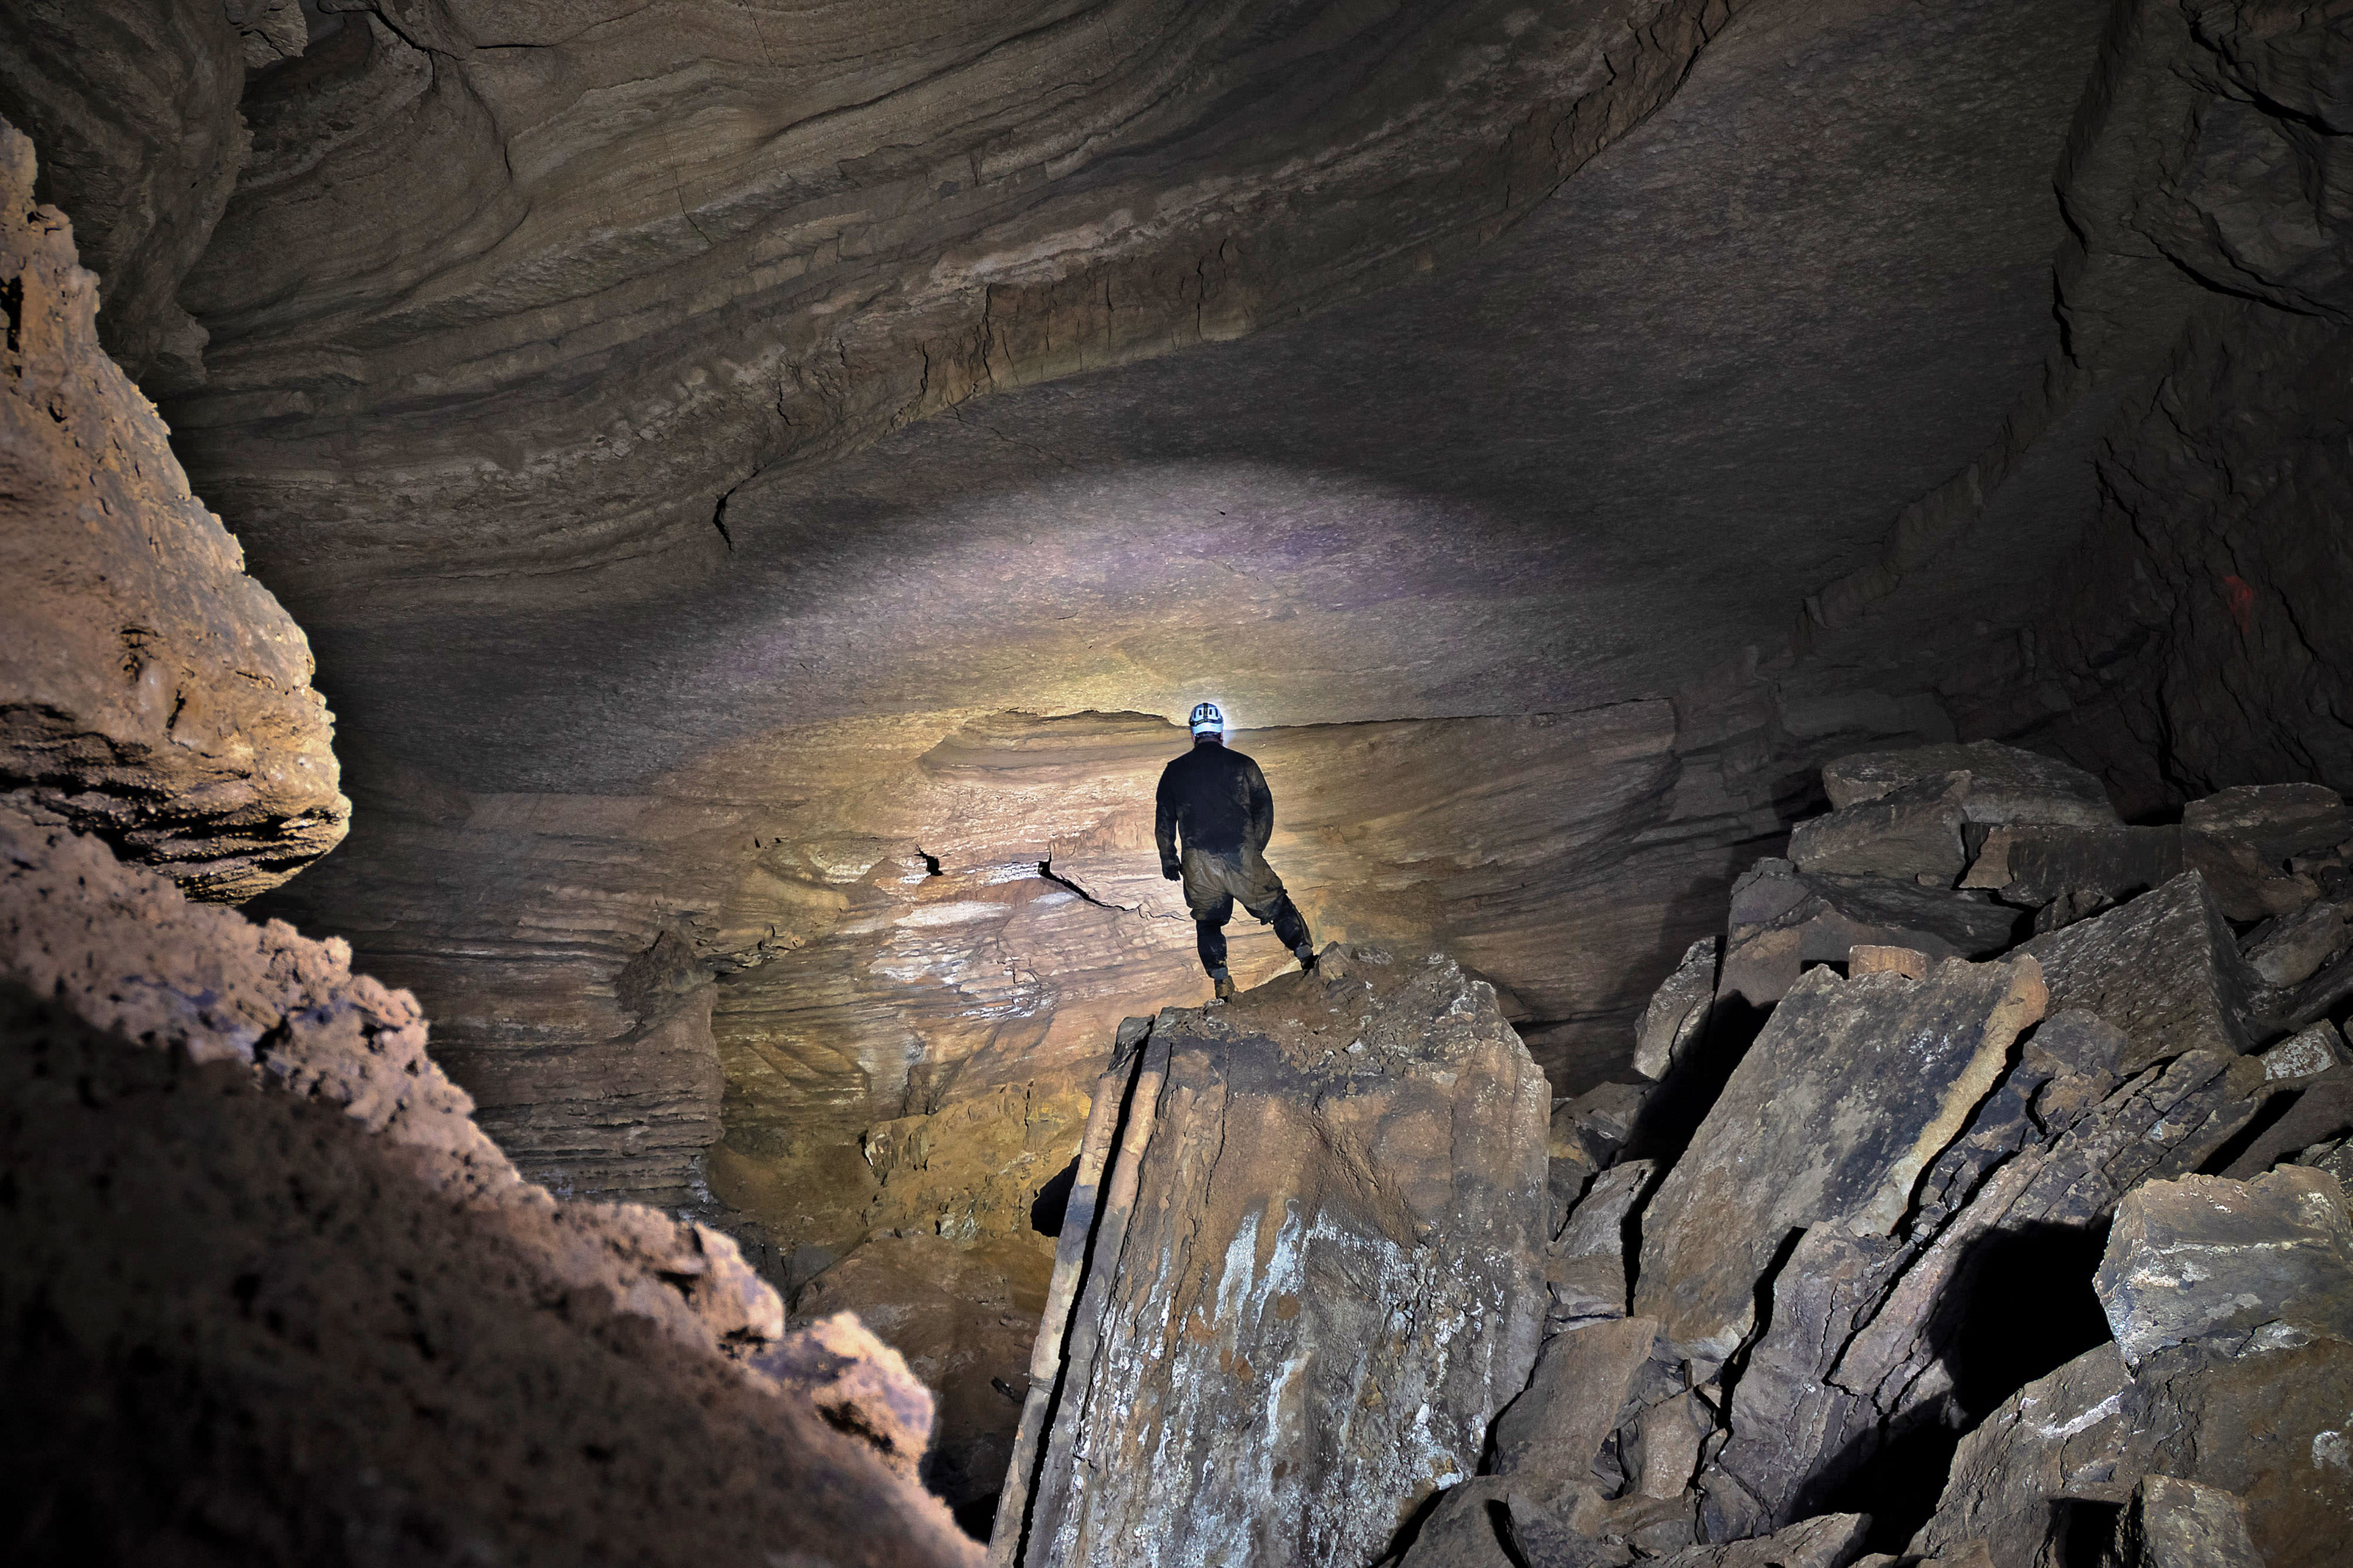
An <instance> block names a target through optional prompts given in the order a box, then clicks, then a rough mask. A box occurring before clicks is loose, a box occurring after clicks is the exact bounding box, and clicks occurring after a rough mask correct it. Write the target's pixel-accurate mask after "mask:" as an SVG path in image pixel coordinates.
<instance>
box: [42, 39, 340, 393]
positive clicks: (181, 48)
mask: <svg viewBox="0 0 2353 1568" xmlns="http://www.w3.org/2000/svg"><path fill="white" fill-rule="evenodd" d="M259 5H260V0H255V4H254V5H252V6H251V7H250V8H252V9H256V10H258V9H259ZM236 8H237V0H230V3H229V4H228V5H224V4H223V3H222V0H160V3H159V0H23V3H22V4H18V5H10V6H9V7H8V8H7V10H6V11H5V13H0V116H5V117H6V119H7V120H8V121H11V122H13V123H14V124H15V125H16V127H17V128H18V129H20V130H21V131H23V132H25V133H26V134H27V135H28V136H30V137H31V138H32V139H33V142H34V143H35V144H36V145H37V147H38V148H39V149H40V153H41V164H42V169H41V177H40V181H39V185H38V190H37V195H38V197H39V199H40V200H41V201H43V202H45V203H51V204H54V205H58V206H61V207H63V208H64V209H65V210H66V211H68V212H69V213H71V214H72V215H73V216H74V218H75V220H76V226H77V236H76V237H77V238H78V239H79V242H80V248H81V259H82V262H83V264H84V265H85V266H87V267H89V268H90V269H91V270H92V271H93V272H95V273H97V274H98V279H99V288H100V292H101V293H102V295H103V297H104V301H105V309H104V310H102V311H101V313H100V317H99V323H98V332H99V339H100V342H103V343H104V344H105V347H106V352H107V353H110V354H112V355H113V356H114V358H115V361H116V362H117V363H120V364H121V366H122V368H123V371H124V373H125V374H128V375H129V376H130V377H131V378H132V380H133V381H135V382H137V383H138V384H140V386H141V387H142V388H143V389H144V390H145V391H146V393H147V395H149V396H150V397H166V396H169V395H173V394H174V393H180V392H186V391H189V390H191V389H193V388H195V387H196V386H198V385H201V384H203V382H204V379H205V362H204V351H205V343H206V332H205V330H204V328H203V327H201V326H199V325H198V324H197V323H196V321H195V318H193V317H191V316H190V315H189V314H188V312H187V311H186V310H185V309H184V308H183V307H182V306H181V304H180V300H179V293H180V284H181V281H182V280H183V279H185V278H186V277H187V275H188V274H189V273H190V272H191V271H192V270H194V269H195V265H196V261H197V258H200V257H201V256H203V254H204V252H205V247H206V246H207V245H209V244H210V243H211V242H212V237H213V229H214V226H216V225H217V224H218V223H219V222H220V218H221V215H222V213H224V212H225V211H227V207H228V201H229V194H230V192H231V191H232V190H233V189H234V188H235V186H236V184H237V175H238V174H239V173H240V172H241V171H242V170H243V169H244V167H245V160H246V153H247V151H248V146H249V145H250V141H251V138H250V137H249V135H248V132H247V130H246V125H245V121H244V119H243V118H242V117H241V116H240V115H239V114H238V113H237V100H238V99H239V98H240V97H241V96H242V95H243V93H244V91H245V65H246V62H245V60H244V59H243V58H241V50H240V45H239V38H238V32H237V26H236V25H235V23H234V22H233V21H232V20H231V19H230V12H231V11H232V10H234V9H236ZM286 9H288V10H291V11H295V12H296V16H295V17H294V26H295V28H296V30H297V31H300V30H301V14H300V10H299V7H296V6H293V5H287V6H286ZM8 202H9V206H10V208H11V210H10V213H9V216H10V218H11V219H12V220H13V219H15V218H16V216H18V214H17V212H16V208H17V206H18V205H19V202H20V198H19V197H18V196H17V195H16V194H14V193H11V194H10V195H9V197H8Z"/></svg>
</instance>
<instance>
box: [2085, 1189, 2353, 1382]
mask: <svg viewBox="0 0 2353 1568" xmlns="http://www.w3.org/2000/svg"><path fill="white" fill-rule="evenodd" d="M2095 1283H2096V1287H2097V1289H2098V1290H2099V1293H2100V1300H2101V1303H2102V1305H2104V1306H2105V1308H2106V1309H2107V1312H2108V1324H2109V1327H2111V1328H2112V1329H2114V1330H2115V1331H2116V1345H2117V1348H2118V1349H2120V1350H2121V1351H2122V1352H2124V1357H2125V1361H2126V1363H2127V1364H2131V1365H2137V1364H2138V1363H2141V1362H2143V1361H2146V1360H2147V1358H2148V1357H2150V1356H2152V1355H2154V1354H2156V1353H2157V1352H2158V1351H2161V1350H2164V1349H2166V1348H2167V1347H2168V1346H2170V1345H2179V1344H2203V1345H2210V1346H2215V1347H2218V1348H2220V1349H2222V1350H2224V1351H2226V1352H2239V1351H2243V1350H2246V1349H2247V1348H2249V1347H2250V1346H2256V1345H2263V1344H2285V1343H2302V1342H2306V1341H2309V1340H2314V1339H2333V1340H2340V1341H2343V1342H2346V1343H2348V1344H2353V1225H2348V1223H2347V1219H2346V1214H2345V1191H2344V1189H2343V1188H2342V1187H2341V1186H2339V1185H2338V1184H2337V1178H2336V1177H2334V1176H2332V1175H2329V1174H2328V1173H2326V1172H2323V1171H2316V1170H2310V1169H2306V1168H2302V1167H2297V1166H2289V1167H2287V1168H2285V1169H2283V1170H2278V1171H2274V1172H2272V1173H2269V1174H2266V1175H2262V1176H2258V1177H2256V1178H2255V1179H2254V1180H2253V1182H2233V1181H2228V1180H2225V1179H2223V1178H2221V1177H2218V1176H2197V1175H2190V1176H2184V1177H2182V1178H2181V1179H2180V1180H2179V1181H2177V1182H2151V1183H2149V1184H2147V1186H2144V1187H2140V1188H2138V1189H2137V1190H2135V1191H2133V1192H2130V1193H2127V1194H2125V1199H2124V1202H2123V1203H2122V1204H2120V1205H2117V1208H2116V1226H2115V1227H2114V1228H2113V1229H2112V1230H2111V1231H2110V1232H2109V1233H2108V1246H2107V1252H2106V1255H2105V1257H2103V1258H2101V1260H2100V1271H2099V1274H2098V1276H2097V1277H2096V1281H2095Z"/></svg>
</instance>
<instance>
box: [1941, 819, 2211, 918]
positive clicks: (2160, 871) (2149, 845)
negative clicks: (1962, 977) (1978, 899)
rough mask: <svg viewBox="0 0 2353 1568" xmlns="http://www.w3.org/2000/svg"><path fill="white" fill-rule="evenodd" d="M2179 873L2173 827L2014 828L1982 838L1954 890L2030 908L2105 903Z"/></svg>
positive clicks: (2176, 835) (2177, 834) (2178, 849)
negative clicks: (2070, 900)
mask: <svg viewBox="0 0 2353 1568" xmlns="http://www.w3.org/2000/svg"><path fill="white" fill-rule="evenodd" d="M2180 874H2181V833H2180V830H2179V828H2173V827H2124V826H2094V827H2085V826H2047V825H2035V824H2021V825H2018V826H2003V827H1997V828H1995V829H1994V830H1993V831H1992V832H1991V833H1989V834H1988V835H1987V836H1986V840H1985V844H1984V846H1983V847H1980V848H1979V849H1978V855H1977V858H1976V859H1974V860H1972V861H1971V862H1970V863H1969V869H1968V875H1967V876H1965V877H1963V878H1962V879H1961V886H1962V887H1964V888H1982V889H1986V890H1987V891H1989V892H1996V893H2000V895H2001V897H2002V900H2003V901H2005V902H2007V903H2012V904H2016V905H2019V906H2020V907H2021V908H2025V909H2034V908H2039V907H2041V906H2042V905H2044V904H2048V903H2050V902H2052V900H2055V899H2059V898H2062V897H2074V898H2077V899H2079V900H2080V899H2081V898H2083V896H2084V894H2086V893H2089V894H2091V895H2093V896H2094V897H2095V898H2098V899H2101V900H2116V899H2122V898H2127V897H2130V896H2131V895H2133V894H2135V893H2141V892H2146V891H2147V890H2148V889H2151V888H2157V887H2162V886H2163V885H2164V884H2165V883H2167V882H2169V881H2171V880H2172V879H2174V878H2176V877H2178V876H2179V875H2180Z"/></svg>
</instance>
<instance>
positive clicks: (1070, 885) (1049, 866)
mask: <svg viewBox="0 0 2353 1568" xmlns="http://www.w3.org/2000/svg"><path fill="white" fill-rule="evenodd" d="M1038 875H1039V876H1040V877H1043V878H1045V879H1046V880H1048V881H1050V882H1051V883H1053V884H1054V886H1056V887H1058V888H1064V889H1069V890H1070V891H1071V892H1073V893H1076V894H1077V895H1078V896H1079V897H1081V898H1082V899H1084V900H1086V901H1087V902H1089V903H1091V904H1092V905H1093V906H1094V907H1095V908H1097V909H1099V910H1113V911H1114V912H1118V910H1119V906H1118V905H1117V904H1107V903H1104V902H1103V900H1101V899H1098V898H1096V897H1095V896H1094V895H1093V894H1092V893H1090V892H1088V891H1087V890H1086V889H1084V888H1082V887H1080V886H1079V885H1078V884H1077V883H1076V882H1073V881H1071V879H1069V878H1068V877H1060V876H1057V875H1055V873H1054V863H1053V862H1052V861H1051V860H1040V861H1039V862H1038Z"/></svg>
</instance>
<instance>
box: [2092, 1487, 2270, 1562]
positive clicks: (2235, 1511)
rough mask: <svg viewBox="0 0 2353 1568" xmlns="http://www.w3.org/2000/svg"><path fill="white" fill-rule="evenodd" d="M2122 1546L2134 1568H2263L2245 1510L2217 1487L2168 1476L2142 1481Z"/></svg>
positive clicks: (2135, 1495)
mask: <svg viewBox="0 0 2353 1568" xmlns="http://www.w3.org/2000/svg"><path fill="white" fill-rule="evenodd" d="M2124 1545H2125V1551H2126V1555H2127V1556H2128V1557H2129V1558H2130V1560H2131V1561H2132V1562H2133V1563H2136V1564H2137V1565H2138V1568H2263V1554H2262V1553H2261V1552H2257V1551H2256V1550H2255V1543H2254V1541H2253V1538H2252V1537H2250V1536H2249V1535H2248V1533H2247V1509H2246V1505H2245V1504H2244V1503H2242V1502H2241V1501H2240V1500H2238V1499H2237V1498H2234V1497H2232V1495H2231V1494H2230V1493H2229V1492H2226V1491H2224V1490H2223V1489H2221V1488H2220V1487H2203V1486H2200V1485H2199V1484H2198V1483H2197V1482H2196V1481H2184V1480H2177V1479H2174V1478H2173V1477H2171V1476H2154V1475H2152V1476H2143V1477H2142V1478H2141V1479H2140V1488H2139V1489H2138V1490H2137V1491H2135V1492H2134V1493H2133V1502H2132V1511H2131V1512H2130V1513H2129V1514H2127V1515H2126V1518H2125V1531H2124Z"/></svg>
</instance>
